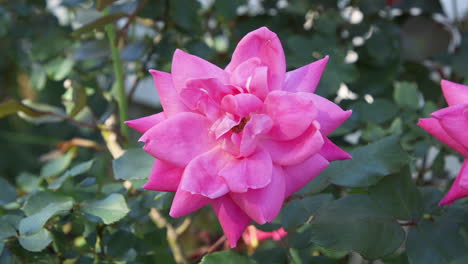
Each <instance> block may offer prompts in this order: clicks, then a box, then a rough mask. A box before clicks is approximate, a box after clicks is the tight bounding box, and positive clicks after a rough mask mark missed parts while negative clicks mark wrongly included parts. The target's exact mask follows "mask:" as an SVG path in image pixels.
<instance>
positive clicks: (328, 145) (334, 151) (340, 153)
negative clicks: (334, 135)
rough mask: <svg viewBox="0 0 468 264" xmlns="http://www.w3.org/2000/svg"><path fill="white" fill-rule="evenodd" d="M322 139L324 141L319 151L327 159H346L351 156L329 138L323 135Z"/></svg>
mask: <svg viewBox="0 0 468 264" xmlns="http://www.w3.org/2000/svg"><path fill="white" fill-rule="evenodd" d="M324 140H325V143H324V144H323V147H322V149H321V150H320V152H319V153H320V155H322V156H323V157H324V158H326V159H327V160H328V161H335V160H346V159H351V158H352V157H351V155H349V154H348V153H347V152H346V151H344V150H342V149H340V148H339V147H338V146H337V145H335V144H334V143H333V142H332V141H331V140H330V139H328V138H326V137H325V138H324Z"/></svg>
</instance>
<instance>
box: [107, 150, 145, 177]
mask: <svg viewBox="0 0 468 264" xmlns="http://www.w3.org/2000/svg"><path fill="white" fill-rule="evenodd" d="M153 163H154V158H153V157H152V156H151V155H149V154H148V153H146V152H145V151H143V150H142V149H140V148H136V149H129V150H127V151H125V153H124V154H123V155H122V156H120V157H119V158H117V159H115V160H113V161H112V166H113V169H114V178H116V179H117V180H136V179H146V178H148V177H149V175H150V172H151V168H152V167H153Z"/></svg>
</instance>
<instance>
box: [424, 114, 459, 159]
mask: <svg viewBox="0 0 468 264" xmlns="http://www.w3.org/2000/svg"><path fill="white" fill-rule="evenodd" d="M418 126H420V127H421V128H423V129H424V130H426V131H427V132H429V133H430V134H431V135H433V136H434V137H435V138H437V139H438V140H440V141H441V142H443V143H444V144H446V145H447V146H449V147H450V148H452V149H455V150H456V151H458V153H460V154H462V155H463V156H465V157H468V149H467V148H465V147H464V146H463V145H461V144H460V143H458V142H457V141H455V140H454V139H453V138H452V137H451V136H449V135H448V134H447V132H445V130H444V129H443V128H442V126H441V125H440V123H439V121H438V120H437V119H435V118H421V119H419V122H418Z"/></svg>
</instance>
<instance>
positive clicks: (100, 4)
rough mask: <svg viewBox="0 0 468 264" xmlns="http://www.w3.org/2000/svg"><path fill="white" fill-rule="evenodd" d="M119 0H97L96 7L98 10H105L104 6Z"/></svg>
mask: <svg viewBox="0 0 468 264" xmlns="http://www.w3.org/2000/svg"><path fill="white" fill-rule="evenodd" d="M116 1H117V0H97V2H96V9H97V10H98V11H102V10H104V8H106V7H108V6H109V5H111V4H112V3H114V2H116Z"/></svg>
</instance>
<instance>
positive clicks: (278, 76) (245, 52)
mask: <svg viewBox="0 0 468 264" xmlns="http://www.w3.org/2000/svg"><path fill="white" fill-rule="evenodd" d="M255 57H257V58H259V59H260V60H261V62H262V65H264V66H267V67H268V88H269V89H270V91H273V90H281V86H282V85H283V81H284V76H285V72H286V59H285V57H284V51H283V47H282V46H281V42H280V40H279V39H278V36H276V34H275V33H273V32H271V31H270V30H269V29H268V28H266V27H262V28H259V29H257V30H254V31H252V32H250V33H248V34H247V35H245V37H243V38H242V39H241V41H240V42H239V44H237V47H236V50H235V51H234V53H233V55H232V60H231V63H229V65H228V66H227V67H226V71H227V72H230V73H232V72H234V70H235V69H236V68H237V67H238V66H239V65H240V64H241V63H243V62H244V61H247V60H248V59H250V58H255Z"/></svg>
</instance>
